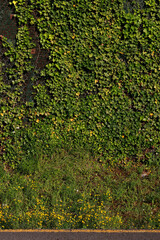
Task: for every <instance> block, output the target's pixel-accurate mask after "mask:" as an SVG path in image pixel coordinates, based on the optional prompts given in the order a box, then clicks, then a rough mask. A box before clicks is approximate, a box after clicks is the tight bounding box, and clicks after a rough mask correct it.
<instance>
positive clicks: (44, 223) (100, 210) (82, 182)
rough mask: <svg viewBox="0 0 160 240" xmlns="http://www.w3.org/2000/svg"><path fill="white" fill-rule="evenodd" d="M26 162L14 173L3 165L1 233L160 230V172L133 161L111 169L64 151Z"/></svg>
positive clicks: (86, 155)
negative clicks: (59, 230) (61, 230)
mask: <svg viewBox="0 0 160 240" xmlns="http://www.w3.org/2000/svg"><path fill="white" fill-rule="evenodd" d="M34 160H36V164H35V162H34ZM22 162H23V163H21V164H20V165H19V166H17V168H16V169H14V170H13V169H12V168H11V167H9V165H7V164H5V163H4V162H1V164H0V176H1V177H0V184H1V187H0V199H1V205H0V227H1V229H17V228H19V229H37V228H38V229H52V228H54V229H68V228H72V229H74V228H81V229H83V228H89V229H96V228H98V229H137V228H138V229H144V228H145V229H157V228H159V227H160V224H159V222H160V214H159V202H160V190H159V184H160V168H159V166H150V167H147V166H146V165H145V164H142V163H137V162H134V161H133V160H132V161H131V160H129V159H128V160H124V161H121V162H119V164H117V165H116V166H111V165H109V164H107V163H106V162H103V160H98V158H95V157H93V156H92V155H91V154H90V153H88V152H85V151H84V150H80V151H73V150H70V151H65V150H63V149H61V150H57V151H56V152H55V153H52V155H51V156H50V157H48V156H46V155H43V154H42V153H41V154H40V155H39V159H37V158H34V156H33V159H32V161H29V162H28V165H27V159H25V160H23V161H22ZM26 166H27V168H26ZM26 169H28V170H29V169H31V171H28V173H26ZM145 172H146V175H145V176H143V174H144V173H145Z"/></svg>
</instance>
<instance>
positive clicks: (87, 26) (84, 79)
mask: <svg viewBox="0 0 160 240" xmlns="http://www.w3.org/2000/svg"><path fill="white" fill-rule="evenodd" d="M10 3H11V4H12V5H14V8H15V14H16V18H17V24H18V33H17V35H16V46H15V47H13V45H11V44H10V43H8V42H7V39H6V38H5V36H4V37H3V38H2V40H1V41H2V44H3V48H4V49H6V52H5V56H6V57H7V59H8V60H9V61H10V62H13V63H14V65H13V66H12V68H10V69H8V78H9V79H10V80H8V81H7V82H6V81H4V78H3V72H4V71H1V76H0V94H1V96H2V98H1V100H0V105H1V112H0V114H1V118H0V138H1V140H2V141H1V156H2V158H3V159H4V160H5V161H7V162H8V163H9V164H10V165H11V166H12V167H13V168H15V167H16V166H17V164H19V163H20V162H21V161H22V160H23V159H24V158H27V156H33V158H34V156H35V155H37V154H38V153H39V152H40V151H44V152H45V153H46V155H47V154H48V155H49V154H50V152H52V151H54V150H55V149H56V148H63V149H72V148H82V149H87V150H88V151H91V152H92V153H93V155H95V156H100V157H101V159H102V160H103V161H108V162H110V163H116V162H117V161H119V160H120V159H133V161H134V160H135V161H137V160H140V161H143V162H146V163H147V162H154V161H155V162H156V163H157V162H158V161H159V154H160V148H159V143H160V137H159V130H160V119H159V117H160V105H159V102H160V95H159V90H160V83H159V80H160V19H159V16H160V4H159V3H160V1H159V0H152V1H150V0H145V1H142V3H143V4H139V3H140V1H132V3H130V7H132V11H129V9H128V10H127V1H123V0H107V1H106V0H95V1H90V0H89V1H88V0H70V1H68V0H64V1H60V0H55V1H50V0H39V1H37V0H30V1H25V0H17V1H10ZM30 26H34V27H35V29H36V31H37V32H38V37H39V44H40V48H41V50H44V49H45V50H46V51H47V52H48V53H49V56H48V62H47V64H46V66H45V67H44V68H43V69H42V70H41V72H40V73H39V74H37V75H36V69H35V66H34V65H33V63H32V58H33V55H32V54H31V50H32V49H33V48H34V47H35V44H34V43H33V41H32V37H30V33H29V27H30ZM4 64H5V63H4V62H3V60H2V59H1V70H2V69H3V68H4ZM31 71H32V72H34V73H35V75H34V77H32V78H31V80H30V81H31V82H32V84H31V87H30V88H29V89H30V93H31V96H32V97H31V98H28V99H25V100H24V94H25V93H24V85H25V82H26V81H27V80H25V76H26V75H25V74H27V73H28V72H31Z"/></svg>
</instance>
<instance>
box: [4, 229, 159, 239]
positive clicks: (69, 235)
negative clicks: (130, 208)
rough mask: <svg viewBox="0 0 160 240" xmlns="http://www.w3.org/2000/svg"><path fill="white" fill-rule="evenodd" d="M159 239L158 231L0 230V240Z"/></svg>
mask: <svg viewBox="0 0 160 240" xmlns="http://www.w3.org/2000/svg"><path fill="white" fill-rule="evenodd" d="M98 239H100V240H152V239H153V240H160V231H155V232H153V231H151V232H140V231H137V232H135V231H134V232H127V231H124V232H123V231H119V232H118V231H116V232H113V231H111V232H109V231H107V232H103V231H100V230H99V232H96V231H90V232H87V231H85V230H84V231H83V230H77V232H76V230H74V231H72V230H67V231H65V230H62V231H50V232H48V231H45V230H44V231H43V230H41V231H36V230H34V231H33V232H32V231H27V232H25V231H23V230H21V232H18V231H16V230H15V231H14V230H12V231H9V230H8V231H2V230H1V231H0V240H98Z"/></svg>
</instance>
